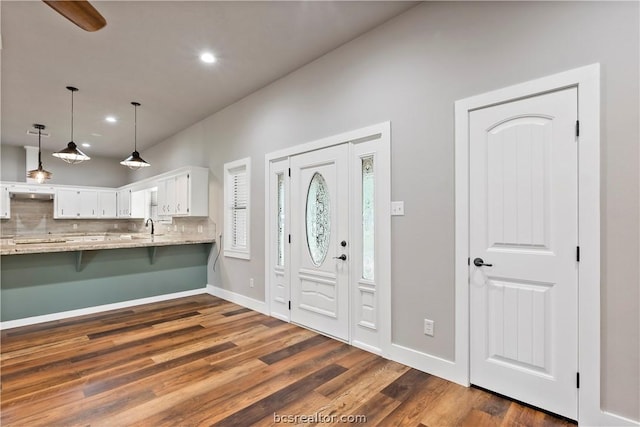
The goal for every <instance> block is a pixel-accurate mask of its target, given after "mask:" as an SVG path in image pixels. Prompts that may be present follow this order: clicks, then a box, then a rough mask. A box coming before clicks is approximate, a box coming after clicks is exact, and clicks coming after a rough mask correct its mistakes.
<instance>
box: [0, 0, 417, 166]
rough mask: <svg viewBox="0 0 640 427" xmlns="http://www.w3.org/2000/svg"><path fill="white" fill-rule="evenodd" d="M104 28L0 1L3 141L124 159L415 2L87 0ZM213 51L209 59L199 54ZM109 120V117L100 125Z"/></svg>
mask: <svg viewBox="0 0 640 427" xmlns="http://www.w3.org/2000/svg"><path fill="white" fill-rule="evenodd" d="M92 4H93V5H94V6H95V7H96V9H98V10H99V11H100V13H101V14H102V15H103V16H104V17H105V18H106V20H107V26H106V27H105V28H103V29H102V30H99V31H97V32H95V33H89V32H85V31H83V30H81V29H79V28H77V27H76V26H74V25H73V24H72V23H70V22H69V21H67V20H66V19H64V18H63V17H62V16H60V15H58V14H57V13H56V12H55V11H53V10H52V9H51V8H49V7H47V5H45V4H44V3H42V2H40V1H2V2H1V3H0V7H1V27H0V32H1V35H2V51H1V54H2V59H1V61H2V62H1V66H2V74H1V84H2V87H1V90H2V92H1V94H0V95H1V102H2V105H1V107H2V110H1V115H2V117H1V118H2V122H1V126H2V127H1V131H2V134H1V136H2V144H11V145H37V139H36V138H35V137H34V136H30V135H28V134H27V130H29V129H31V128H32V124H33V123H42V124H45V125H46V126H47V129H46V130H45V132H47V133H49V134H50V137H49V138H45V139H43V149H45V150H59V149H61V148H63V147H64V146H65V145H66V143H67V142H68V141H69V140H70V132H71V125H70V120H71V98H70V92H69V91H67V90H66V89H65V87H66V86H69V85H71V86H76V87H77V88H79V91H78V92H76V93H75V95H74V104H75V123H74V125H75V126H74V128H75V131H74V141H75V142H76V143H77V144H78V145H80V144H82V143H87V144H90V147H87V148H82V149H83V150H84V151H85V152H87V154H89V155H96V156H109V157H126V156H127V155H128V154H129V153H130V152H131V149H132V146H133V115H134V112H133V107H132V106H131V101H138V102H140V103H141V104H142V105H141V106H140V107H139V109H138V148H139V149H142V150H143V149H144V148H145V147H149V146H151V145H153V144H156V143H158V142H160V141H162V140H164V139H165V138H167V137H169V136H171V135H173V134H175V133H176V132H178V131H180V130H181V129H184V128H186V127H188V126H189V125H191V124H193V123H195V122H197V121H199V120H201V119H203V118H205V117H207V116H209V115H211V114H212V113H214V112H216V111H219V110H220V109H222V108H224V107H225V106H227V105H230V104H232V103H233V102H235V101H237V100H239V99H241V98H243V97H245V96H247V95H248V94H250V93H252V92H254V91H255V90H257V89H259V88H261V87H263V86H265V85H267V84H269V83H271V82H273V81H274V80H277V79H278V78H280V77H282V76H284V75H286V74H288V73H290V72H292V71H293V70H295V69H297V68H299V67H301V66H302V65H304V64H306V63H309V62H310V61H312V60H314V59H316V58H318V57H320V56H322V55H323V54H325V53H327V52H329V51H331V50H333V49H335V48H336V47H338V46H340V45H342V44H344V43H346V42H347V41H349V40H351V39H353V38H355V37H357V36H359V35H360V34H362V33H364V32H367V31H368V30H370V29H372V28H374V27H376V26H378V25H380V24H381V23H383V22H385V21H386V20H389V19H390V18H392V17H394V16H396V15H398V14H400V13H402V12H404V11H405V10H407V9H409V8H410V7H412V6H414V5H415V4H416V3H415V2H396V1H391V2H377V1H373V2H366V1H354V2H347V1H337V2H330V1H318V2H314V1H302V2H297V1H295V2H268V1H259V2H216V1H194V2H189V1H159V2H154V1H137V2H132V1H103V2H100V1H95V2H92ZM203 51H209V52H211V53H213V54H214V55H215V56H216V58H217V61H216V62H215V63H213V64H205V63H203V62H201V61H200V59H199V55H200V54H201V53H202V52H203ZM107 116H113V117H115V118H116V119H117V122H115V123H109V122H107V121H105V117H107Z"/></svg>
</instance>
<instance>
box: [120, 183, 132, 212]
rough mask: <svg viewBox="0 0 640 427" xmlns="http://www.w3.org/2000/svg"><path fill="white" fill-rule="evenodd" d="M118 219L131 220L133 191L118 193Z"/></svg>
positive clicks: (127, 189) (127, 190) (125, 190)
mask: <svg viewBox="0 0 640 427" xmlns="http://www.w3.org/2000/svg"><path fill="white" fill-rule="evenodd" d="M118 218H131V189H130V188H126V189H124V190H119V191H118Z"/></svg>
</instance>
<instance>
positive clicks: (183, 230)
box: [182, 225, 184, 233]
mask: <svg viewBox="0 0 640 427" xmlns="http://www.w3.org/2000/svg"><path fill="white" fill-rule="evenodd" d="M182 232H183V233H184V225H183V226H182Z"/></svg>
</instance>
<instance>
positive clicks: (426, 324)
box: [424, 319, 434, 337]
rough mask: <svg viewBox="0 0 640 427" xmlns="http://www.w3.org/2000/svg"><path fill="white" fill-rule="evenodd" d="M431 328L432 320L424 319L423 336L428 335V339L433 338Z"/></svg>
mask: <svg viewBox="0 0 640 427" xmlns="http://www.w3.org/2000/svg"><path fill="white" fill-rule="evenodd" d="M433 326H434V322H433V320H429V319H424V334H425V335H429V336H430V337H432V336H433Z"/></svg>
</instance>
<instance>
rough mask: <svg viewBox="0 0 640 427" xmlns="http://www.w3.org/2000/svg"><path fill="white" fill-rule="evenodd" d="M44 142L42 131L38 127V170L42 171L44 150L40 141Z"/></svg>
mask: <svg viewBox="0 0 640 427" xmlns="http://www.w3.org/2000/svg"><path fill="white" fill-rule="evenodd" d="M41 140H42V129H41V128H39V127H38V169H42V150H41V148H40V141H41Z"/></svg>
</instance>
